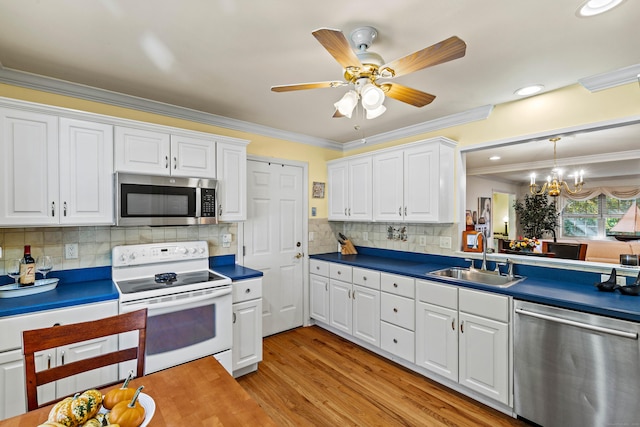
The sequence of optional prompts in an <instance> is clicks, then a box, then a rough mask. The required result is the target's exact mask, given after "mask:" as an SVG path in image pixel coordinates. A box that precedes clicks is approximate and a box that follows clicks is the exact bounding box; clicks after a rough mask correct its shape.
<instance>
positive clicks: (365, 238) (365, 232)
mask: <svg viewBox="0 0 640 427" xmlns="http://www.w3.org/2000/svg"><path fill="white" fill-rule="evenodd" d="M362 240H369V232H368V231H363V232H362Z"/></svg>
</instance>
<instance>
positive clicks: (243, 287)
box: [231, 278, 262, 303]
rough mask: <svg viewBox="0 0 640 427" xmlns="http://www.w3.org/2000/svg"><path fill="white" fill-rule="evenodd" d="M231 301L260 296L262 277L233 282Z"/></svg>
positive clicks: (246, 299)
mask: <svg viewBox="0 0 640 427" xmlns="http://www.w3.org/2000/svg"><path fill="white" fill-rule="evenodd" d="M231 289H232V290H233V302H234V303H236V302H242V301H249V300H252V299H257V298H262V279H261V278H260V279H249V280H240V281H238V282H233V284H232V286H231Z"/></svg>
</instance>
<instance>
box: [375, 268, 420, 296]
mask: <svg viewBox="0 0 640 427" xmlns="http://www.w3.org/2000/svg"><path fill="white" fill-rule="evenodd" d="M415 282H416V281H415V280H414V279H413V278H411V277H406V276H398V275H395V274H389V273H381V274H380V289H381V290H383V291H385V292H389V293H392V294H396V295H401V296H403V297H407V298H414V297H415V286H416V285H415Z"/></svg>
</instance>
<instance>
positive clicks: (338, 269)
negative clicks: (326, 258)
mask: <svg viewBox="0 0 640 427" xmlns="http://www.w3.org/2000/svg"><path fill="white" fill-rule="evenodd" d="M329 277H331V278H332V279H336V280H341V281H343V282H347V283H351V279H352V277H353V271H352V269H351V267H349V266H348V265H344V264H333V263H331V264H329Z"/></svg>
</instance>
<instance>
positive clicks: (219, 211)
mask: <svg viewBox="0 0 640 427" xmlns="http://www.w3.org/2000/svg"><path fill="white" fill-rule="evenodd" d="M221 215H222V205H218V216H221Z"/></svg>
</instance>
